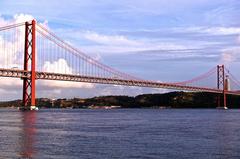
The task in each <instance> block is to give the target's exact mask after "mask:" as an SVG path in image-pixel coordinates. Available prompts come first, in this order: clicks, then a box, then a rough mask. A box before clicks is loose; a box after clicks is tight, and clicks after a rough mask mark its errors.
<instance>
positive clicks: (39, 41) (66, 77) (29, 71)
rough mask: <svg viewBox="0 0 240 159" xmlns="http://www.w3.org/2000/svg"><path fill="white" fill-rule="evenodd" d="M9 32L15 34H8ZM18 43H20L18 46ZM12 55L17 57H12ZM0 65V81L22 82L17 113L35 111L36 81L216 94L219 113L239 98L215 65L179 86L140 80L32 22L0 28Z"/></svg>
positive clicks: (222, 70)
mask: <svg viewBox="0 0 240 159" xmlns="http://www.w3.org/2000/svg"><path fill="white" fill-rule="evenodd" d="M12 30H17V31H15V32H14V31H13V33H12ZM21 30H24V32H23V35H24V38H23V37H22V36H23V35H22V36H20V35H19V34H20V33H21ZM5 32H7V33H5ZM1 39H5V40H1ZM9 39H10V40H11V39H12V43H10V42H9ZM18 39H24V40H23V42H21V41H20V42H18ZM14 40H15V41H14ZM10 44H11V45H10ZM15 45H17V46H15ZM18 46H20V47H21V48H23V46H24V49H22V51H21V49H20V51H19V47H18ZM16 53H19V55H18V56H16V55H15V54H16ZM11 55H12V56H11ZM9 56H11V57H9ZM16 57H17V58H16ZM18 57H22V58H18ZM2 59H3V60H2ZM14 60H15V61H14ZM0 61H1V63H0V77H11V78H20V79H22V80H23V90H22V107H20V110H38V108H37V107H36V80H55V81H71V82H86V83H98V84H110V85H124V86H135V87H149V88H164V89H172V90H181V91H192V92H209V93H213V94H216V107H217V108H223V109H227V97H228V95H240V91H239V90H240V82H239V81H238V80H237V79H236V78H235V77H234V76H233V75H232V74H231V73H230V71H229V70H228V69H226V67H225V66H224V65H218V66H217V68H216V67H214V68H212V69H210V71H208V72H207V73H204V74H202V75H200V76H198V77H196V78H193V79H190V80H187V81H182V82H174V83H173V82H158V81H150V80H142V79H139V78H137V77H134V76H131V75H129V74H126V73H123V72H120V71H117V70H115V69H113V68H111V67H109V66H107V65H104V64H102V63H100V62H99V61H97V60H95V59H93V58H91V57H89V56H88V55H86V54H84V53H83V52H81V51H80V50H79V49H77V48H75V47H73V46H71V45H70V44H68V43H66V42H64V41H63V40H61V39H60V38H59V37H58V36H57V35H55V34H54V33H52V32H50V31H49V30H48V29H46V28H45V27H44V26H42V25H40V24H38V23H36V21H35V20H32V21H29V22H25V23H18V24H13V25H8V26H4V27H0ZM2 63H4V64H2ZM16 64H18V67H16ZM53 66H54V67H53ZM52 68H54V69H52ZM206 80H208V81H206ZM209 80H210V81H209ZM230 81H231V89H230ZM211 82H212V83H211ZM216 83H217V84H216Z"/></svg>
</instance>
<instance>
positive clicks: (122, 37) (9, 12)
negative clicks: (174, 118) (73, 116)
mask: <svg viewBox="0 0 240 159" xmlns="http://www.w3.org/2000/svg"><path fill="white" fill-rule="evenodd" d="M20 14H27V15H32V16H33V17H34V18H36V19H37V20H38V21H39V22H44V21H47V23H48V26H49V28H50V29H51V30H52V31H53V32H55V33H56V34H57V35H58V36H59V37H62V38H63V39H65V40H67V41H69V42H71V43H72V44H74V45H75V46H77V47H78V48H80V49H81V50H83V51H84V52H86V53H87V54H89V55H90V56H92V57H93V58H97V59H99V60H100V61H101V62H103V63H105V64H107V65H110V66H112V67H114V68H116V69H118V70H121V71H123V72H127V73H129V74H133V75H135V76H137V77H140V78H144V79H149V80H159V81H181V80H186V79H189V78H192V77H195V76H197V75H199V74H201V73H203V72H206V71H208V70H209V69H210V68H212V67H214V66H216V65H217V64H222V63H224V64H226V65H227V66H228V67H229V68H230V70H231V71H232V73H233V74H235V75H236V76H237V77H240V73H238V67H239V59H240V36H239V35H240V21H239V17H240V1H239V0H211V1H210V0H195V1H193V0H148V1H141V0H121V1H115V0H87V1H86V0H85V1H84V0H61V1H57V0H51V1H49V0H48V1H47V0H39V1H34V0H22V1H15V0H1V1H0V15H1V18H2V19H4V20H8V19H12V18H13V17H14V15H20ZM59 89H60V88H59ZM104 89H106V90H107V91H106V93H105V94H111V93H112V92H113V90H115V89H116V88H112V86H104ZM95 90H97V89H95ZM123 90H124V91H123ZM137 90H139V89H138V88H137ZM62 91H69V92H70V93H69V97H71V96H81V95H82V94H84V95H86V93H82V92H83V91H82V92H81V90H74V91H73V90H72V89H67V88H64V89H63V88H61V89H60V91H57V90H56V92H58V93H59V92H62ZM0 92H1V91H0ZM84 92H88V93H87V95H86V96H94V95H98V94H100V95H102V94H103V95H104V93H102V92H99V91H96V92H97V93H96V92H95V93H93V89H87V90H84ZM133 92H136V93H135V94H137V93H145V92H158V90H152V89H147V90H145V89H144V90H142V89H141V90H140V91H135V90H134V89H133V88H131V89H128V88H125V87H124V88H121V89H119V91H118V92H117V94H121V93H123V94H132V93H133ZM159 92H161V91H159ZM40 94H41V96H44V95H45V94H46V93H44V92H40ZM135 94H134V95H135ZM57 95H58V94H56V95H55V96H57ZM59 96H64V94H63V93H60V95H59ZM11 97H15V96H14V95H12V96H11Z"/></svg>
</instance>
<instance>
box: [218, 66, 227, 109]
mask: <svg viewBox="0 0 240 159" xmlns="http://www.w3.org/2000/svg"><path fill="white" fill-rule="evenodd" d="M228 85H229V81H228V78H225V69H224V65H218V66H217V88H218V89H222V97H223V99H222V100H221V95H220V94H219V95H218V96H217V107H218V108H223V109H227V99H226V91H228V89H229V88H228ZM221 101H222V102H223V104H221V103H222V102H221Z"/></svg>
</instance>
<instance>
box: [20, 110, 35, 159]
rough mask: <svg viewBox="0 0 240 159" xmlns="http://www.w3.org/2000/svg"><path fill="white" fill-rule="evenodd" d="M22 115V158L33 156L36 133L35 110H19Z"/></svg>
mask: <svg viewBox="0 0 240 159" xmlns="http://www.w3.org/2000/svg"><path fill="white" fill-rule="evenodd" d="M21 115H22V124H23V126H22V132H21V133H22V134H21V135H20V144H19V145H20V146H21V147H20V151H21V152H20V156H21V157H22V158H33V156H34V154H35V153H36V149H34V143H35V140H34V139H35V135H36V127H35V126H36V125H35V124H36V112H35V111H26V112H21Z"/></svg>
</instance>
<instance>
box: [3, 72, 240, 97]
mask: <svg viewBox="0 0 240 159" xmlns="http://www.w3.org/2000/svg"><path fill="white" fill-rule="evenodd" d="M0 77H12V78H30V77H31V71H24V70H18V69H3V68H0ZM36 79H37V80H38V79H39V80H57V81H72V82H86V83H99V84H113V85H125V86H137V87H150V88H165V89H174V90H185V91H195V92H211V93H223V90H220V89H214V88H207V87H196V86H184V85H178V84H173V83H164V82H154V81H147V80H146V81H143V80H127V79H116V78H104V77H91V76H82V75H71V74H60V73H51V72H36ZM225 93H226V94H234V95H240V92H235V91H226V92H225Z"/></svg>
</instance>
